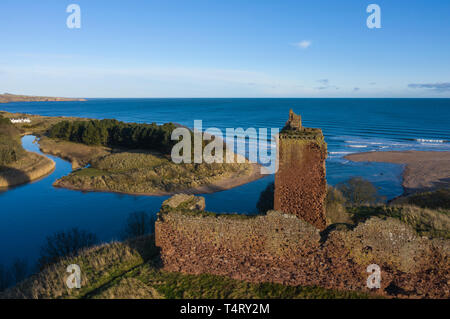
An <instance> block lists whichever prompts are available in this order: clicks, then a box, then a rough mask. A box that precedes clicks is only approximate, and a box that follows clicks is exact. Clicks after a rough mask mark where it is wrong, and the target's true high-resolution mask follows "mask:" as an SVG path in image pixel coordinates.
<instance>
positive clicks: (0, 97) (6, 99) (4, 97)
mask: <svg viewBox="0 0 450 319" xmlns="http://www.w3.org/2000/svg"><path fill="white" fill-rule="evenodd" d="M70 101H86V100H85V99H80V98H67V97H50V96H31V95H17V94H10V93H4V94H0V103H10V102H70Z"/></svg>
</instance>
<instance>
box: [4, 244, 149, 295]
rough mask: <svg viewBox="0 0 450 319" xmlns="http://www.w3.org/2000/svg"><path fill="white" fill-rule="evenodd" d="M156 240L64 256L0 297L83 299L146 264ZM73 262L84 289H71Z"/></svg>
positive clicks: (111, 246) (92, 249) (94, 249)
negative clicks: (148, 254)
mask: <svg viewBox="0 0 450 319" xmlns="http://www.w3.org/2000/svg"><path fill="white" fill-rule="evenodd" d="M136 241H137V242H136ZM153 242H154V241H153V237H152V236H147V237H143V238H140V239H137V240H134V241H128V242H124V243H120V242H113V243H110V244H103V245H100V246H96V247H93V248H87V249H84V250H82V251H80V252H79V254H78V255H77V256H75V257H68V258H64V259H62V260H61V261H59V262H58V263H56V264H53V265H50V266H48V267H47V268H45V269H44V270H43V271H41V272H40V273H38V274H36V275H33V276H32V277H30V278H28V279H26V280H24V281H23V282H21V283H19V284H18V285H16V286H15V287H13V288H10V289H7V290H6V291H4V292H3V293H0V299H2V298H14V299H16V298H25V299H48V298H52V299H53V298H83V297H86V296H88V295H90V294H94V295H95V294H96V293H95V291H97V290H98V289H99V288H101V287H103V286H104V285H106V284H108V283H109V282H111V281H113V280H115V279H116V278H120V276H122V275H123V274H124V273H126V272H128V271H130V270H131V269H133V268H135V267H137V266H139V265H142V264H143V263H144V261H145V260H146V258H148V256H146V253H150V254H152V253H154V248H153V247H154V246H153ZM148 245H149V247H147V246H148ZM152 251H153V252H152ZM70 264H77V265H79V266H80V268H81V289H69V288H68V287H67V285H66V280H67V277H68V276H69V274H68V273H67V272H66V269H67V266H68V265H70Z"/></svg>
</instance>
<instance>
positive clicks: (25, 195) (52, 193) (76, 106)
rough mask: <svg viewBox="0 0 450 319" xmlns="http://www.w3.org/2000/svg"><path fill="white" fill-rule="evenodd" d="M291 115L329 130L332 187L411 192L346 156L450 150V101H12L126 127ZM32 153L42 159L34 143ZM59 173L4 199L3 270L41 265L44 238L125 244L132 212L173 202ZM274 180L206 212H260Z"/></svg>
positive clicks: (279, 121) (226, 194)
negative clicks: (83, 237) (66, 183)
mask: <svg viewBox="0 0 450 319" xmlns="http://www.w3.org/2000/svg"><path fill="white" fill-rule="evenodd" d="M289 108H293V109H294V111H295V112H296V113H300V114H301V115H302V117H303V124H304V125H305V126H309V127H320V128H322V129H323V132H324V135H325V139H326V141H327V143H328V151H329V157H328V160H327V180H328V183H330V184H333V185H334V184H336V183H338V182H340V181H344V180H346V179H348V178H349V177H351V176H363V177H365V178H367V179H369V180H371V181H372V182H374V183H375V184H376V185H377V186H378V187H379V188H380V192H381V193H382V194H383V195H385V196H387V197H388V198H392V197H395V196H397V195H400V194H401V193H402V188H401V178H400V176H401V172H402V167H401V166H399V165H394V164H382V163H351V162H349V161H347V160H345V159H343V158H342V157H343V156H344V155H346V154H349V153H354V152H363V151H364V152H366V151H371V150H407V149H415V150H436V151H450V143H449V141H450V125H449V124H450V120H449V119H450V99H91V100H89V101H87V102H39V103H11V104H4V105H2V106H1V109H2V110H5V111H9V112H23V113H32V114H40V115H49V116H59V115H64V116H78V117H89V118H99V119H102V118H115V119H118V120H122V121H127V122H139V123H143V122H157V123H164V122H169V121H172V122H177V123H180V124H183V125H186V126H189V127H192V126H193V121H194V120H197V119H201V120H203V127H204V128H207V127H217V128H219V129H225V128H227V127H230V128H235V127H243V128H248V127H255V128H260V127H267V128H272V127H282V126H283V125H284V123H285V121H286V119H287V115H288V111H289ZM23 144H24V146H25V147H26V148H27V149H29V150H32V151H36V152H39V150H38V147H37V145H36V144H33V137H31V136H28V137H24V138H23ZM49 157H50V158H52V159H53V160H54V161H55V162H56V170H55V172H54V173H53V174H51V175H50V176H48V177H46V178H44V179H42V180H40V181H37V182H34V183H32V184H29V185H25V186H20V187H17V188H14V189H12V190H9V191H8V192H4V193H0V243H1V245H0V264H6V265H8V264H10V263H11V262H12V260H13V259H14V258H16V257H18V258H25V259H26V260H28V261H29V263H30V264H33V263H34V262H35V260H36V258H37V256H38V253H39V247H40V246H41V245H42V244H43V242H44V239H45V236H47V235H50V234H52V233H54V232H55V231H59V230H64V229H69V228H71V227H80V228H82V229H86V230H89V231H92V232H94V233H96V234H97V235H98V236H99V237H100V238H101V239H102V240H103V241H109V240H112V239H118V238H119V236H120V233H121V231H122V229H123V226H124V223H125V220H126V218H127V216H128V214H129V213H131V212H134V211H142V210H144V211H148V212H152V213H156V212H157V211H158V210H159V207H160V205H161V203H162V201H164V200H165V199H166V198H167V197H148V196H129V195H117V194H107V193H82V192H77V191H70V190H65V189H56V188H53V187H52V183H53V182H54V181H55V180H56V179H58V178H59V177H61V176H64V175H66V174H68V173H69V172H70V170H71V166H70V164H69V163H67V162H65V161H63V160H61V159H59V158H56V157H52V156H49ZM271 181H273V176H268V177H266V178H263V179H261V180H258V181H256V182H253V183H250V184H247V185H243V186H241V187H237V188H234V189H231V190H228V191H223V192H218V193H215V194H207V195H205V197H206V204H207V209H208V210H211V211H217V212H239V213H251V212H255V205H256V202H257V200H258V197H259V194H260V192H261V191H262V190H263V189H264V188H265V187H266V185H267V184H268V183H269V182H271Z"/></svg>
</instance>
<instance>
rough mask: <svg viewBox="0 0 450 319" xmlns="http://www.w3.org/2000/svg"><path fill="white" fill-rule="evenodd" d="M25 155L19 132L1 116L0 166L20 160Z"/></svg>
mask: <svg viewBox="0 0 450 319" xmlns="http://www.w3.org/2000/svg"><path fill="white" fill-rule="evenodd" d="M24 154H25V150H24V149H23V148H22V145H21V144H20V132H19V130H18V129H17V128H16V127H15V126H14V125H13V124H12V123H11V121H10V120H9V119H7V118H3V117H2V116H1V115H0V166H2V165H7V164H10V163H12V162H15V161H17V160H19V159H20V158H21V157H22V156H23V155H24Z"/></svg>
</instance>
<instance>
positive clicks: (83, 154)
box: [39, 136, 111, 170]
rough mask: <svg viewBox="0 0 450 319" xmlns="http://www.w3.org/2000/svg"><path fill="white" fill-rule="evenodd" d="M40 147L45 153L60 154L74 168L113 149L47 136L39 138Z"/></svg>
mask: <svg viewBox="0 0 450 319" xmlns="http://www.w3.org/2000/svg"><path fill="white" fill-rule="evenodd" d="M39 147H40V149H41V151H42V152H43V153H45V154H50V155H54V156H58V157H60V158H62V159H65V160H67V161H69V162H70V163H71V164H72V169H74V170H75V169H78V168H81V167H84V166H86V165H87V164H89V163H91V162H92V161H94V160H96V159H98V158H101V157H103V156H106V155H108V154H110V153H111V149H110V148H108V147H104V146H88V145H85V144H81V143H73V142H67V141H62V140H57V139H51V138H48V137H45V136H44V137H41V139H40V140H39Z"/></svg>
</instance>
